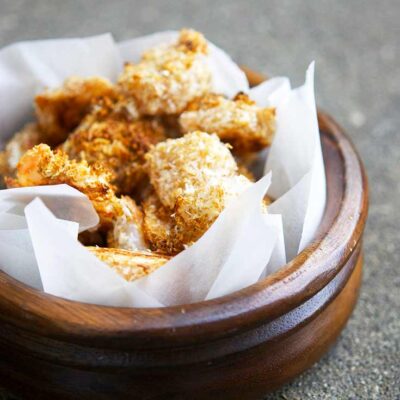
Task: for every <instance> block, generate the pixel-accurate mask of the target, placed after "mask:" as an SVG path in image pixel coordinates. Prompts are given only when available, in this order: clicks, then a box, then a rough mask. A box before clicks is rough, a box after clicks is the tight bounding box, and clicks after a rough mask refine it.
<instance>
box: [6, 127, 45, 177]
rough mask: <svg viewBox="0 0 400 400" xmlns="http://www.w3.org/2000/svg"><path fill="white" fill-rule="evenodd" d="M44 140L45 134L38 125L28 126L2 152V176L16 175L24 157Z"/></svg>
mask: <svg viewBox="0 0 400 400" xmlns="http://www.w3.org/2000/svg"><path fill="white" fill-rule="evenodd" d="M42 139H43V134H42V132H41V131H40V129H39V126H38V125H37V124H35V123H32V122H31V123H29V124H26V125H25V126H24V127H23V128H22V129H21V130H20V131H19V132H17V133H16V134H15V135H14V136H13V137H12V138H11V139H10V140H9V141H8V142H7V144H6V146H5V149H4V151H2V152H0V175H3V176H6V175H7V176H10V175H11V176H12V175H14V173H15V170H16V168H17V164H18V161H19V159H20V158H21V157H22V155H23V154H24V153H25V152H26V151H27V150H29V149H31V148H32V147H33V146H35V145H37V144H39V143H40V142H41V141H42Z"/></svg>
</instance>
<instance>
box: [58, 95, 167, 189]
mask: <svg viewBox="0 0 400 400" xmlns="http://www.w3.org/2000/svg"><path fill="white" fill-rule="evenodd" d="M113 105H114V103H113V101H112V100H111V99H103V104H102V105H97V106H96V107H95V109H94V111H93V112H92V113H90V114H89V115H87V116H86V117H85V118H84V120H83V121H82V123H81V124H80V125H79V126H78V128H77V129H76V130H75V131H74V132H73V133H72V134H71V135H70V136H69V137H68V139H67V140H66V141H65V142H64V144H63V145H62V146H61V148H62V150H63V151H65V152H66V153H67V154H68V156H69V157H70V158H72V159H76V160H85V161H87V162H88V163H89V165H91V164H93V163H96V162H100V163H101V164H102V165H103V166H105V167H106V168H108V169H109V170H110V171H112V172H113V180H112V183H113V184H114V185H115V186H116V188H117V189H118V192H119V193H124V194H130V193H133V192H134V191H135V189H137V188H138V187H140V186H142V185H143V182H145V181H146V179H147V176H146V173H145V171H144V168H143V165H144V161H145V160H144V155H145V154H146V153H147V151H148V150H149V149H150V147H151V146H152V145H153V144H156V143H158V142H160V141H162V140H164V139H165V131H164V128H163V126H162V125H161V123H160V122H158V121H157V120H154V119H142V120H134V118H135V115H134V114H132V113H131V112H130V111H129V108H128V107H127V106H126V102H125V103H122V102H121V101H119V102H117V103H115V105H116V107H115V108H114V107H113Z"/></svg>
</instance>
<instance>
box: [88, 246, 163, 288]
mask: <svg viewBox="0 0 400 400" xmlns="http://www.w3.org/2000/svg"><path fill="white" fill-rule="evenodd" d="M88 250H89V251H90V252H91V253H93V254H94V255H95V256H96V257H97V258H98V259H99V260H101V261H103V262H104V263H106V264H107V265H109V266H110V267H111V268H112V269H113V270H114V271H115V272H117V273H118V274H119V275H121V276H122V277H123V278H124V279H125V280H127V281H128V282H132V281H135V280H137V279H140V278H143V277H144V276H146V275H149V274H151V273H152V272H154V271H155V270H157V269H158V268H160V267H162V266H163V265H164V264H165V263H167V262H168V261H169V259H170V257H168V256H165V255H160V254H153V253H150V252H142V251H128V250H121V249H113V248H102V247H88Z"/></svg>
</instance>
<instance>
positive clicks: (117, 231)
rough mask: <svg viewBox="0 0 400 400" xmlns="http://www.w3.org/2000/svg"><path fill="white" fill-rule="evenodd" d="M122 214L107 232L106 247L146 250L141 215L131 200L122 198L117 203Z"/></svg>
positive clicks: (126, 197)
mask: <svg viewBox="0 0 400 400" xmlns="http://www.w3.org/2000/svg"><path fill="white" fill-rule="evenodd" d="M119 203H120V205H121V207H122V213H121V215H119V216H118V217H117V218H116V219H115V221H114V226H113V228H112V229H111V230H110V231H109V232H108V235H107V245H108V247H115V248H119V249H125V250H146V249H147V248H148V245H147V242H146V240H145V237H144V233H143V213H142V210H141V209H140V207H139V206H138V205H137V204H136V203H135V201H134V200H133V199H131V198H130V197H128V196H122V197H121V199H120V201H119Z"/></svg>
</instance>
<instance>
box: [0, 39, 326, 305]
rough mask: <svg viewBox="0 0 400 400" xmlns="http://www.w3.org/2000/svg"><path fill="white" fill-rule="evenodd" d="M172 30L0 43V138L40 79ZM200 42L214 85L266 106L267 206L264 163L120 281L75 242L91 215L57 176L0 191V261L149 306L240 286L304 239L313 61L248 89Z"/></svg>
mask: <svg viewBox="0 0 400 400" xmlns="http://www.w3.org/2000/svg"><path fill="white" fill-rule="evenodd" d="M176 36H177V32H173V31H168V32H161V33H158V34H154V35H149V36H146V37H142V38H138V39H133V40H130V41H125V42H122V43H120V44H119V45H118V44H115V43H114V42H113V39H112V37H111V36H110V35H100V36H97V37H92V38H84V39H62V40H49V41H36V42H25V43H19V44H16V45H12V46H9V47H7V48H5V49H2V50H0V101H1V107H0V139H3V140H4V139H5V138H6V137H7V136H9V135H10V134H11V133H12V132H14V131H16V130H18V129H20V128H21V126H22V125H23V124H24V123H25V122H27V119H29V118H30V116H31V114H32V100H33V97H34V95H35V94H36V93H37V92H38V91H40V90H42V89H43V88H44V87H45V86H50V87H51V86H56V85H59V84H60V83H61V82H62V81H63V80H64V79H65V78H66V77H68V76H71V75H81V76H93V75H101V76H105V77H108V78H109V79H111V80H115V78H116V76H117V75H118V73H119V72H120V71H121V68H122V61H133V62H134V61H137V60H138V59H139V58H140V54H141V53H142V52H143V50H145V49H147V48H149V47H151V46H153V45H156V44H159V43H162V42H165V41H172V40H174V39H175V38H176ZM210 48H211V52H210V57H209V62H210V66H211V69H212V71H213V81H214V90H215V91H216V92H219V93H223V94H225V95H227V96H228V97H231V96H233V95H235V94H236V93H237V92H238V91H245V92H246V91H247V92H249V94H250V96H251V97H252V98H253V99H254V100H256V101H257V103H258V104H260V105H262V106H275V107H276V108H277V133H276V139H275V140H274V143H273V145H272V148H271V151H270V155H269V158H268V162H267V166H266V171H272V184H271V189H270V191H269V194H270V195H271V196H273V197H274V198H276V201H275V202H274V203H273V204H272V205H271V206H270V207H269V214H267V215H266V214H264V213H262V212H261V199H262V198H263V196H264V194H265V192H266V191H267V190H268V188H269V186H270V181H271V175H270V174H268V175H266V176H265V177H264V178H262V179H260V180H259V181H258V182H257V183H255V184H253V185H252V186H251V187H250V188H249V189H248V190H247V191H246V192H244V193H243V194H242V195H241V196H239V197H238V198H237V199H236V200H234V201H232V203H231V204H229V205H228V207H227V208H226V209H225V210H224V211H223V212H222V213H221V214H220V216H219V217H218V219H217V220H216V221H215V223H214V224H213V225H212V226H211V227H210V229H209V230H208V231H207V232H206V233H205V234H204V235H203V237H202V238H200V239H199V240H198V241H197V242H196V243H195V244H194V245H193V246H191V247H189V248H188V249H186V250H185V251H183V252H182V253H180V254H179V255H178V256H176V257H174V258H173V259H172V260H171V261H169V262H168V263H167V264H166V265H165V266H163V267H162V268H160V269H159V270H157V271H155V272H154V273H152V274H151V275H149V276H147V277H145V278H142V279H141V280H139V281H136V282H131V283H128V282H126V281H125V280H123V279H122V278H121V277H120V276H119V275H117V274H116V273H115V272H114V271H113V270H112V269H111V268H109V267H108V266H107V265H105V264H104V263H102V262H101V261H99V260H98V259H97V258H96V257H95V256H94V255H93V254H91V253H90V252H89V251H87V249H86V248H85V247H84V246H82V245H81V244H80V243H79V242H78V240H77V233H78V230H79V231H83V230H85V229H88V228H90V227H92V226H95V225H96V223H97V221H98V217H97V215H96V213H95V212H94V209H93V207H92V205H91V204H90V202H89V200H88V199H87V198H86V197H85V196H84V195H82V194H81V193H79V192H77V191H76V190H74V189H72V188H69V187H68V186H65V185H58V186H52V187H35V188H22V189H9V190H4V191H0V241H1V243H0V267H1V268H2V269H3V270H4V271H5V272H7V273H9V274H10V275H12V276H14V277H15V278H17V279H19V280H21V281H23V282H25V283H27V284H29V285H32V286H34V287H36V288H39V289H40V288H43V289H44V290H45V291H46V292H48V293H51V294H54V295H57V296H61V297H65V298H67V299H72V300H77V301H84V302H88V303H95V304H105V305H113V306H133V307H159V306H168V305H175V304H182V303H190V302H194V301H199V300H204V299H212V298H215V297H218V296H222V295H225V294H228V293H230V292H232V291H235V290H238V289H241V288H243V287H246V286H248V285H251V284H253V283H255V282H257V280H259V279H260V278H262V277H264V276H266V275H268V274H270V273H272V272H275V271H277V270H278V269H279V268H280V267H282V266H283V265H284V264H285V263H286V254H285V253H286V251H287V253H288V256H289V257H288V259H290V258H291V257H293V256H294V255H296V254H297V252H298V251H300V250H301V249H302V248H303V247H304V246H305V245H306V244H307V243H308V242H309V241H310V240H311V238H312V236H313V234H314V233H315V229H316V227H317V225H318V223H319V220H320V215H321V213H322V212H320V210H322V211H323V209H324V206H325V198H324V196H323V195H322V193H325V181H324V177H325V175H324V170H323V163H322V153H321V148H320V143H319V136H318V125H317V122H316V114H315V101H314V94H313V84H312V83H313V82H312V79H313V76H312V75H313V69H312V68H311V69H310V70H309V72H308V74H307V80H306V83H305V85H304V86H303V87H301V88H299V89H295V90H292V89H291V86H290V82H289V80H288V79H287V78H284V77H282V78H276V79H272V80H269V81H267V82H266V83H263V84H261V85H259V86H258V87H257V88H253V89H251V90H250V91H249V88H248V82H247V80H246V78H245V76H244V74H243V72H242V71H241V70H240V69H239V68H238V66H237V65H236V64H235V63H233V61H232V60H231V59H230V57H229V56H228V55H227V54H226V53H225V52H223V51H222V50H221V49H219V48H217V47H216V46H214V45H213V44H210ZM5 103H7V105H5V106H4V107H3V105H4V104H5ZM297 148H298V150H297ZM293 154H295V155H296V156H295V157H293ZM296 163H299V168H297V165H296ZM280 214H281V215H282V217H281V215H280ZM282 219H283V224H282Z"/></svg>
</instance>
